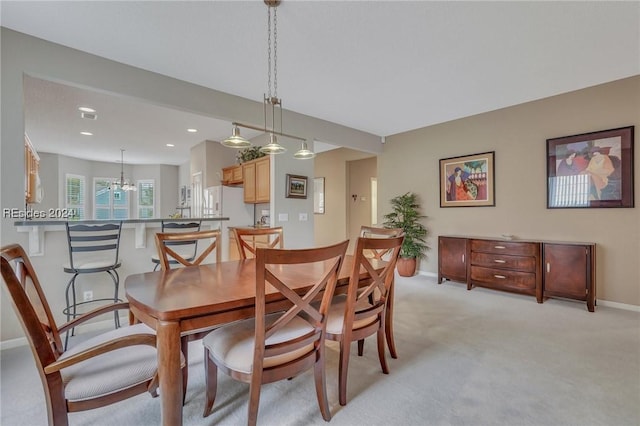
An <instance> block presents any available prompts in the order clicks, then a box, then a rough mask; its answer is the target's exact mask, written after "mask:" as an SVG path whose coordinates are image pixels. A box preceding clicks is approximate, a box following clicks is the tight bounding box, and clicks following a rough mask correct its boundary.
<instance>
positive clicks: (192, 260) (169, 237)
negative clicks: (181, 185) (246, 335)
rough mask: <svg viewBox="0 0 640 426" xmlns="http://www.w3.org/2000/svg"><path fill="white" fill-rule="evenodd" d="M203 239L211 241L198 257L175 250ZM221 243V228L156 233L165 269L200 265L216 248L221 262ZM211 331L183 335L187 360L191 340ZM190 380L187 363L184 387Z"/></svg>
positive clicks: (183, 350) (205, 330) (197, 331)
mask: <svg viewBox="0 0 640 426" xmlns="http://www.w3.org/2000/svg"><path fill="white" fill-rule="evenodd" d="M203 240H209V242H208V243H207V245H206V246H205V247H204V250H202V253H200V255H199V256H198V257H197V258H196V255H197V252H196V253H193V254H191V255H189V256H188V257H187V258H185V257H183V256H184V254H180V253H178V252H176V251H175V250H174V249H175V247H180V245H179V243H181V242H183V241H187V242H189V243H190V244H196V243H197V242H203ZM219 244H220V230H218V229H212V230H206V231H197V232H158V233H157V234H156V249H157V250H158V260H159V262H160V267H161V268H162V270H163V271H166V270H168V269H171V265H172V264H176V265H183V266H194V265H200V264H201V263H202V262H203V261H204V260H205V259H206V258H207V257H208V256H209V255H210V254H211V252H213V251H214V250H215V256H216V263H220V246H219ZM200 248H203V245H202V244H200ZM210 331H211V327H208V328H206V329H204V330H196V331H194V332H190V333H189V334H185V335H183V336H182V337H181V348H182V353H183V354H184V356H185V358H186V359H187V360H188V359H189V342H191V341H193V340H199V339H202V338H203V337H204V336H205V335H206V334H207V333H208V332H210ZM188 381H189V367H188V365H187V366H186V367H185V368H183V369H182V384H183V387H184V389H186V388H187V382H188ZM182 396H183V402H184V398H185V397H186V394H185V393H183V394H182Z"/></svg>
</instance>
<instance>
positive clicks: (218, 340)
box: [203, 241, 349, 425]
mask: <svg viewBox="0 0 640 426" xmlns="http://www.w3.org/2000/svg"><path fill="white" fill-rule="evenodd" d="M348 243H349V242H348V241H343V242H341V243H339V244H335V245H333V246H328V247H321V248H315V249H303V250H284V249H280V250H279V249H264V248H259V249H258V250H257V252H256V284H255V285H256V308H255V312H256V314H255V319H250V320H245V321H240V322H236V323H233V324H230V325H226V326H222V327H220V328H218V329H216V330H214V331H212V332H211V333H210V334H209V335H208V336H206V337H205V338H204V340H203V343H204V347H205V379H206V404H205V409H204V416H205V417H206V416H208V415H209V414H210V412H211V410H212V408H213V403H214V401H215V397H216V390H217V372H218V369H220V370H221V371H223V372H224V373H226V374H228V375H229V376H230V377H232V378H233V379H235V380H238V381H241V382H245V383H250V388H249V415H248V424H249V425H255V424H256V422H257V418H258V406H259V402H260V387H261V385H262V384H263V383H271V382H275V381H277V380H283V379H287V378H291V377H295V376H297V375H298V374H300V373H301V372H303V371H306V370H308V369H311V368H313V370H314V375H315V385H316V386H315V387H316V395H317V398H318V404H319V406H320V412H321V413H322V417H323V418H324V419H325V420H327V421H329V420H330V419H331V412H330V410H329V403H328V400H327V391H326V376H325V348H324V346H325V345H324V340H325V327H326V320H327V313H328V310H329V306H330V305H331V299H332V296H333V293H334V291H335V287H336V282H337V279H338V274H339V272H340V267H341V266H342V262H343V259H344V256H345V252H346V250H347V245H348ZM271 286H272V287H273V288H275V290H276V294H277V295H278V296H281V297H283V298H284V300H285V301H286V303H287V304H288V306H287V307H286V310H284V311H280V312H277V313H273V314H268V313H267V309H266V303H265V301H266V299H267V298H269V299H273V298H274V297H275V296H276V294H273V293H272V292H273V290H272V289H271V288H272V287H271ZM300 286H303V288H308V290H306V291H305V292H304V294H300V293H301V292H300V289H299V287H300ZM267 288H269V289H270V291H269V293H268V294H267ZM322 292H324V293H322ZM320 294H322V300H321V302H320V303H319V305H318V304H317V303H314V304H311V302H312V301H313V300H314V299H316V300H317V297H319V295H320Z"/></svg>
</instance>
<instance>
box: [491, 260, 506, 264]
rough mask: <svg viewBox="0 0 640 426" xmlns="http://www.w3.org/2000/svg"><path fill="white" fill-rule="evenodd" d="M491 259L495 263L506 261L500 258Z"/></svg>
mask: <svg viewBox="0 0 640 426" xmlns="http://www.w3.org/2000/svg"><path fill="white" fill-rule="evenodd" d="M493 261H494V262H496V263H507V261H506V260H502V259H494V260H493Z"/></svg>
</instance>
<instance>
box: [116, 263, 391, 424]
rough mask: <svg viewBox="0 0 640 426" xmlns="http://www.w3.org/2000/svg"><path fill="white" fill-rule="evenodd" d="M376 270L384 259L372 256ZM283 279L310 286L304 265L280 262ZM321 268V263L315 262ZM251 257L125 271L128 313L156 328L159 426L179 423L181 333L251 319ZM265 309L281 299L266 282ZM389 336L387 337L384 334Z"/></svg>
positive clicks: (344, 282) (340, 286)
mask: <svg viewBox="0 0 640 426" xmlns="http://www.w3.org/2000/svg"><path fill="white" fill-rule="evenodd" d="M353 259H354V257H353V256H350V255H347V256H346V257H345V260H344V262H343V265H342V268H341V270H340V274H339V277H338V283H337V286H336V293H345V292H346V289H347V287H348V284H349V278H350V275H351V269H352V265H353ZM371 263H372V265H373V266H374V267H375V268H376V269H378V268H379V269H382V268H383V267H384V265H385V264H386V262H384V261H379V260H372V262H371ZM279 267H280V268H283V270H282V271H281V272H280V273H281V274H283V275H282V277H283V278H287V276H288V277H289V278H291V277H295V279H294V280H291V279H286V280H285V281H287V282H292V281H294V282H296V283H297V287H296V288H294V290H298V291H300V292H304V291H305V290H306V289H308V288H310V287H311V286H312V285H313V282H312V277H313V271H312V270H310V269H309V265H281V266H279ZM319 267H320V266H319ZM255 278H256V264H255V260H254V259H247V260H238V261H227V262H220V263H213V264H208V265H200V266H189V267H186V268H179V269H171V270H167V271H157V272H147V273H142V274H134V275H130V276H128V277H127V278H126V280H125V290H126V296H127V299H128V301H129V307H130V310H131V314H132V315H133V316H134V317H135V318H136V319H137V320H139V321H141V322H143V323H145V324H147V325H148V326H149V327H151V328H153V329H155V330H156V333H157V349H158V375H159V381H160V398H161V406H162V408H161V409H162V424H163V425H165V426H179V425H182V401H183V395H182V371H181V351H180V335H181V333H185V332H187V333H188V332H196V331H198V330H203V329H207V328H211V327H214V326H217V325H222V324H227V323H230V322H233V321H237V320H241V319H247V318H253V317H254V312H255V295H256V279H255ZM369 278H370V277H369V273H368V272H367V271H366V270H365V269H364V268H362V267H361V269H360V282H361V283H362V284H366V283H367V281H368V280H369ZM266 294H267V297H266V300H267V310H268V311H269V312H275V311H278V310H281V309H283V308H285V307H287V305H286V301H285V300H283V299H282V296H281V295H279V293H278V292H277V291H276V290H275V289H273V288H270V285H269V286H268V287H267V290H266ZM392 306H393V305H392V304H390V306H389V310H388V314H387V318H388V320H387V328H388V330H387V333H392V329H391V309H392ZM389 337H392V336H389V334H388V336H387V338H388V339H389Z"/></svg>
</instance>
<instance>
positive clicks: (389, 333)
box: [384, 280, 398, 359]
mask: <svg viewBox="0 0 640 426" xmlns="http://www.w3.org/2000/svg"><path fill="white" fill-rule="evenodd" d="M394 288H395V280H394V282H392V283H391V288H390V289H389V297H388V298H387V312H386V318H385V330H384V332H385V335H386V338H387V346H388V347H389V353H390V354H391V358H394V359H395V358H398V352H396V342H395V340H393V293H394Z"/></svg>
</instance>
